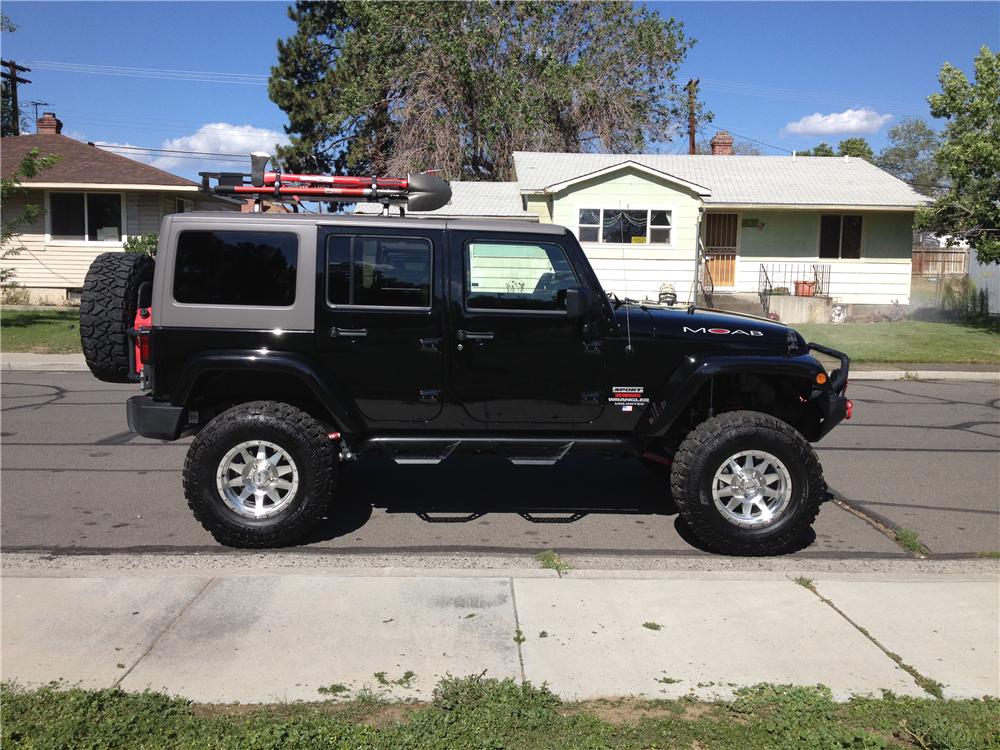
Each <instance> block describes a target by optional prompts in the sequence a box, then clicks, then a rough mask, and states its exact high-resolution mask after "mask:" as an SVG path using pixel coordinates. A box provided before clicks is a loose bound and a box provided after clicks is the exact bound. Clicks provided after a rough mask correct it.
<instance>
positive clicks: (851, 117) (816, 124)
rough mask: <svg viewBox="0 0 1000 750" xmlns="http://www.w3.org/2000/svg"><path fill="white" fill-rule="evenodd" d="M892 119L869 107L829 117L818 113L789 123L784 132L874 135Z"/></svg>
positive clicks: (833, 113)
mask: <svg viewBox="0 0 1000 750" xmlns="http://www.w3.org/2000/svg"><path fill="white" fill-rule="evenodd" d="M891 119H892V115H880V114H879V113H878V112H876V111H875V110H873V109H868V108H867V107H862V108H861V109H845V110H844V111H843V112H832V113H830V114H828V115H822V114H820V113H819V112H816V113H814V114H811V115H808V116H806V117H803V118H802V119H801V120H799V121H798V122H790V123H788V124H787V125H785V127H784V128H783V130H782V132H783V133H788V134H791V135H848V134H850V133H874V132H876V131H877V130H878V129H879V128H881V127H882V126H883V125H885V124H886V123H887V122H889V120H891Z"/></svg>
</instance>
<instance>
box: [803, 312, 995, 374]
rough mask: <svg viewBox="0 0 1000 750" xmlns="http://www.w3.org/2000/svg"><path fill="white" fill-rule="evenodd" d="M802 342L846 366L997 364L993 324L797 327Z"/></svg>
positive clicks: (811, 324) (909, 322) (907, 323)
mask: <svg viewBox="0 0 1000 750" xmlns="http://www.w3.org/2000/svg"><path fill="white" fill-rule="evenodd" d="M792 327H793V328H795V329H796V330H797V331H798V332H799V333H801V334H802V335H803V336H804V337H805V338H806V341H815V342H816V343H818V344H825V345H826V346H830V347H833V348H834V349H839V350H840V351H842V352H846V353H847V355H848V356H850V358H851V361H852V362H886V363H892V362H921V363H927V364H934V363H949V362H953V363H956V364H984V365H991V364H1000V325H998V324H997V323H983V324H971V323H938V322H926V321H921V320H905V321H902V322H899V323H845V324H841V325H834V324H832V323H803V324H801V325H795V326H792Z"/></svg>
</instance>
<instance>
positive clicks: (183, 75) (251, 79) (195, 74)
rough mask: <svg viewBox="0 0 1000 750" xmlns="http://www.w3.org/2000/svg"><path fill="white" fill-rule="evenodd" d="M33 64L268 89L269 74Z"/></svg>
mask: <svg viewBox="0 0 1000 750" xmlns="http://www.w3.org/2000/svg"><path fill="white" fill-rule="evenodd" d="M32 65H34V67H36V68H38V69H39V70H51V71H54V72H58V73H84V74H88V75H107V76H122V77H125V78H157V79H162V80H169V81H192V82H198V83H235V84H240V85H248V86H266V85H267V80H268V77H269V76H267V75H263V74H257V73H221V72H213V71H203V70H174V69H169V68H130V67H122V66H117V65H93V64H90V63H64V62H56V61H53V60H35V61H32Z"/></svg>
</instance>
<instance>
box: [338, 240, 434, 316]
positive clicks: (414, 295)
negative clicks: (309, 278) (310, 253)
mask: <svg viewBox="0 0 1000 750" xmlns="http://www.w3.org/2000/svg"><path fill="white" fill-rule="evenodd" d="M431 255H432V247H431V243H430V242H429V241H427V240H423V239H406V238H401V237H343V236H333V237H331V238H330V239H329V241H328V243H327V287H326V288H327V301H328V302H329V303H330V304H332V305H361V306H367V307H430V305H431Z"/></svg>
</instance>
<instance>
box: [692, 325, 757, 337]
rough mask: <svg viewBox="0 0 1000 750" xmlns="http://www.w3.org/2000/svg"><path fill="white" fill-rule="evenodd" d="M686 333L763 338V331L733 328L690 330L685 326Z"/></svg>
mask: <svg viewBox="0 0 1000 750" xmlns="http://www.w3.org/2000/svg"><path fill="white" fill-rule="evenodd" d="M684 333H714V334H715V335H716V336H763V335H764V332H763V331H741V330H739V329H738V328H737V329H731V328H705V327H704V326H702V327H701V328H688V327H687V326H684Z"/></svg>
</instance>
